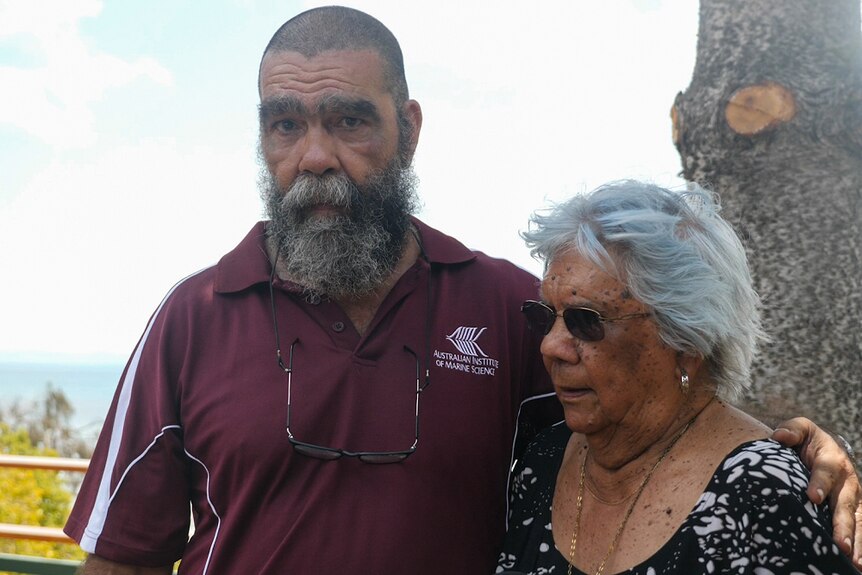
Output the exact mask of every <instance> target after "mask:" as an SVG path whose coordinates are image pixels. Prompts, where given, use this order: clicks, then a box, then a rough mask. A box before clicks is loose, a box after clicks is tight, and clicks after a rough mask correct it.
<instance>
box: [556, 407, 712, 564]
mask: <svg viewBox="0 0 862 575" xmlns="http://www.w3.org/2000/svg"><path fill="white" fill-rule="evenodd" d="M711 402H712V401H711V400H710V403H711ZM707 405H709V403H707ZM704 409H706V406H704ZM701 413H703V409H701V410H700V411H698V412H697V414H695V416H694V417H692V418H691V419H689V420H688V423H686V424H685V427H683V428H682V430H681V431H680V432H679V433H677V434H676V437H674V438H673V440H671V442H670V443H669V444H668V446H667V447H665V448H664V451H662V452H661V456H659V458H658V461H656V462H655V464H654V465H653V466H652V468H651V469H650V470H649V472H648V473H647V474H646V476H645V477H644V478H643V481H641V484H640V485H639V486H638V488H637V491H635V498H634V500H632V502H631V505H629V508H628V509H627V510H626V514H625V516H624V517H623V520H622V523H620V526H619V527H617V531H616V533H614V538H613V539H612V540H611V544H610V546H609V547H608V551H607V553H605V557H604V559H602V562H601V563H600V564H599V568H598V569H596V575H601V573H602V571H604V569H605V563H607V562H608V559H610V557H611V554H612V553H613V552H614V549H615V548H616V546H617V543H619V542H620V536H621V535H622V534H623V529H624V528H625V526H626V523H627V522H628V520H629V517H631V514H632V511H634V509H635V505H636V504H637V502H638V499H640V496H641V493H643V490H644V488H645V487H646V484H647V482H649V480H650V477H652V474H653V472H654V471H655V470H656V468H658V466H659V464H660V463H661V462H662V461H664V458H665V457H667V454H668V453H670V450H671V449H673V446H674V445H676V442H677V441H679V439H680V438H681V437H682V436H683V435H684V434H685V432H686V431H688V428H689V427H691V424H692V423H694V420H695V419H697V416H698V415H700V414H701ZM589 454H590V448H589V447H587V451H586V453H584V461H583V463H582V464H581V477H580V479H579V481H578V499H577V501H576V503H575V505H576V509H577V512H576V513H575V528H574V530H573V531H572V544H571V546H570V547H569V569H568V571H567V573H566V575H572V565H573V564H574V562H575V549H576V548H577V545H578V531H579V530H580V528H581V511H582V509H583V502H584V478H585V477H586V470H587V456H588V455H589ZM590 493H592V491H591V492H590ZM626 499H628V498H626ZM622 501H625V499H623V500H622Z"/></svg>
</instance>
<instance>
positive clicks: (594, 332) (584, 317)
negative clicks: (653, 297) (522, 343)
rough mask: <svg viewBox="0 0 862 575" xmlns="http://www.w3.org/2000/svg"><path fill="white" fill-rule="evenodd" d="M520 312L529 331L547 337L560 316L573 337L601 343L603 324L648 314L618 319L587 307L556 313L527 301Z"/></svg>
mask: <svg viewBox="0 0 862 575" xmlns="http://www.w3.org/2000/svg"><path fill="white" fill-rule="evenodd" d="M521 312H522V313H523V314H524V315H525V316H526V317H527V325H528V326H529V327H530V329H532V330H534V331H537V332H539V333H541V334H542V335H548V332H550V331H551V328H552V327H554V322H555V321H557V317H560V316H562V318H563V321H564V322H565V324H566V329H568V330H569V333H571V334H572V335H573V336H574V337H576V338H578V339H580V340H582V341H601V340H603V339H604V338H605V327H604V325H602V324H603V323H604V322H615V321H623V320H626V319H633V318H636V317H647V316H649V315H652V314H650V313H630V314H628V315H623V316H620V317H604V316H603V315H602V314H600V313H599V312H597V311H596V310H594V309H590V308H588V307H567V308H566V309H564V310H563V311H557V310H555V309H554V308H552V307H551V306H549V305H548V304H546V303H542V302H540V301H534V300H529V299H528V300H527V301H525V302H524V303H523V305H521Z"/></svg>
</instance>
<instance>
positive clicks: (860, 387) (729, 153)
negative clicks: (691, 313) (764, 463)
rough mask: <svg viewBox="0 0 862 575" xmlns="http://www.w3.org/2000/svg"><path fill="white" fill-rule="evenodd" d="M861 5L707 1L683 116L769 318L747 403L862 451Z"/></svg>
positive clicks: (677, 134)
mask: <svg viewBox="0 0 862 575" xmlns="http://www.w3.org/2000/svg"><path fill="white" fill-rule="evenodd" d="M860 29H862V26H860V2H859V0H745V1H740V0H701V3H700V28H699V36H698V46H697V60H696V64H695V69H694V74H693V77H692V81H691V85H690V86H689V87H688V89H686V91H685V92H681V93H680V94H678V95H677V98H676V101H675V102H674V107H673V110H672V117H673V121H674V143H675V144H676V146H677V149H678V150H679V153H680V156H681V158H682V166H683V176H684V177H685V179H686V180H689V181H694V182H697V183H699V184H701V185H703V186H705V187H708V188H710V189H712V190H713V191H715V192H717V193H718V194H719V195H720V196H721V200H722V204H723V206H724V215H725V217H726V218H727V219H728V220H729V221H731V222H732V223H733V224H734V225H735V226H736V228H737V231H738V232H739V233H740V235H741V236H742V237H743V241H744V243H745V244H746V249H747V251H748V256H749V261H750V263H751V267H752V273H753V276H754V282H755V286H756V288H757V290H758V292H759V293H760V295H761V297H762V298H763V303H764V309H763V313H764V326H765V328H766V330H767V332H768V333H769V334H770V335H771V336H772V338H773V341H772V342H771V343H769V344H767V345H765V346H763V348H762V349H761V352H760V354H759V356H758V358H757V359H756V361H755V366H754V369H753V374H752V388H751V391H750V392H749V394H748V395H747V397H746V398H745V400H744V401H743V404H742V405H743V407H744V408H746V409H747V410H748V411H750V412H752V413H754V414H755V415H757V416H758V417H760V418H761V419H764V420H766V421H767V422H770V423H775V422H776V421H777V420H780V419H784V418H786V417H789V416H792V415H806V416H809V417H811V418H812V419H814V420H815V421H816V422H818V423H819V424H821V425H825V426H827V428H831V429H832V430H833V431H835V432H838V433H840V434H842V435H844V436H845V437H846V438H847V439H848V440H849V441H850V442H851V444H853V445H854V446H856V447H857V449H862V429H860V428H862V425H860V424H862V30H860Z"/></svg>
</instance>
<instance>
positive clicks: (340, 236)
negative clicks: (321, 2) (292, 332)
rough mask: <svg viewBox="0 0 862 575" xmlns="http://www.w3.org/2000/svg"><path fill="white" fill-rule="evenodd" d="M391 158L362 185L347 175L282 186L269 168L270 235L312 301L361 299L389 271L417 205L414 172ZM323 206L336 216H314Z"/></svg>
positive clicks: (265, 177)
mask: <svg viewBox="0 0 862 575" xmlns="http://www.w3.org/2000/svg"><path fill="white" fill-rule="evenodd" d="M399 164H400V161H399V160H398V159H396V160H394V161H393V162H392V163H391V164H390V166H389V167H387V168H386V169H384V170H382V171H380V172H379V173H376V174H374V175H372V176H371V177H369V179H368V182H367V183H366V184H364V185H362V186H357V185H356V184H355V183H354V182H352V181H351V180H350V179H349V178H348V177H347V176H346V175H344V174H333V175H326V176H315V175H311V174H301V175H300V176H299V177H297V178H296V180H295V181H294V182H293V184H291V186H290V187H289V188H288V189H287V190H285V189H283V188H281V187H279V185H278V183H277V182H276V181H275V177H274V176H273V175H272V174H271V173H270V172H269V170H268V169H267V168H266V167H265V166H264V168H263V169H262V171H261V177H260V180H261V181H260V188H261V196H262V198H263V200H264V203H265V204H266V213H267V216H268V217H269V219H270V221H269V223H268V224H267V228H266V232H267V236H268V238H269V240H270V242H272V245H273V247H274V248H275V249H276V253H277V258H278V264H279V266H280V267H281V269H283V270H284V271H285V272H286V274H287V277H288V278H289V279H290V280H291V281H293V282H294V283H297V284H299V285H301V286H302V287H303V289H304V292H305V294H306V298H307V299H309V300H310V301H319V300H320V299H321V298H326V297H329V298H333V299H336V300H338V299H342V298H356V297H362V296H365V295H368V294H370V293H372V292H374V291H375V290H376V289H377V288H378V287H380V286H381V285H382V284H383V283H384V282H385V281H386V279H387V278H388V277H389V276H390V275H391V274H392V272H393V270H394V269H395V265H396V264H397V263H398V259H399V257H400V256H401V253H402V250H403V248H404V243H405V239H406V237H407V233H408V230H409V229H410V214H411V213H412V212H413V210H414V209H415V207H416V203H417V199H416V191H415V190H416V176H415V175H414V173H413V170H412V169H411V167H410V166H407V167H406V168H404V167H400V165H399ZM321 204H325V205H327V206H330V207H335V208H337V209H338V210H339V211H340V212H342V213H339V214H334V215H333V214H325V215H312V214H310V212H309V210H310V209H311V208H313V207H314V206H317V205H321Z"/></svg>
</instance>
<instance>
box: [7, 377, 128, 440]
mask: <svg viewBox="0 0 862 575" xmlns="http://www.w3.org/2000/svg"><path fill="white" fill-rule="evenodd" d="M123 367H124V366H123V364H120V363H116V364H113V363H109V364H108V363H106V364H83V363H82V364H73V363H27V362H15V361H0V405H2V406H3V407H4V408H6V407H8V406H9V405H10V404H11V403H12V402H13V401H15V400H16V399H17V400H18V401H20V402H21V403H22V404H23V405H25V406H27V405H29V404H31V403H32V402H34V401H39V400H41V399H43V398H44V397H45V392H46V390H47V386H48V384H49V383H50V384H51V386H53V387H54V388H55V389H60V390H62V391H63V393H64V394H65V395H66V398H67V399H68V400H69V403H71V404H72V407H73V408H74V410H75V412H74V414H73V415H72V422H71V423H72V426H73V427H74V428H75V429H77V430H78V431H79V432H80V433H81V435H82V436H84V437H92V436H94V435H95V434H97V433H98V431H99V429H101V426H102V423H103V422H104V420H105V414H106V413H107V411H108V407H110V405H111V399H112V398H113V396H114V389H115V388H116V386H117V382H118V381H119V379H120V375H122V373H123Z"/></svg>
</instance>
